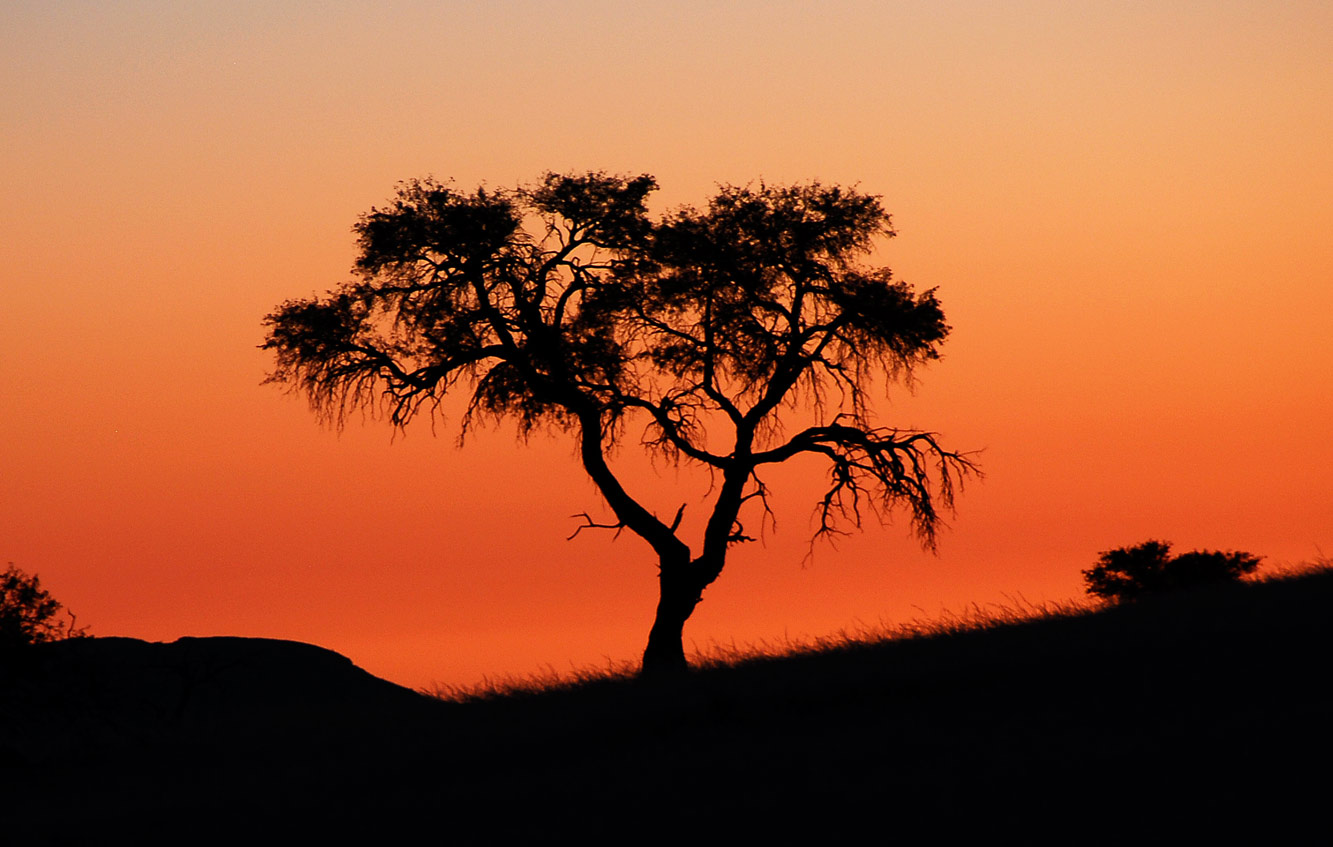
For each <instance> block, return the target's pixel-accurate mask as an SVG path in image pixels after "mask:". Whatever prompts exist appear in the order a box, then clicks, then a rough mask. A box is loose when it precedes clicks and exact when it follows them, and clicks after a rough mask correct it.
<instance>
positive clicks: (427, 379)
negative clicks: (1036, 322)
mask: <svg viewBox="0 0 1333 847" xmlns="http://www.w3.org/2000/svg"><path fill="white" fill-rule="evenodd" d="M656 187H657V184H656V181H655V179H654V178H653V177H651V176H648V175H642V176H636V177H624V176H615V175H608V174H605V173H586V174H554V173H551V174H547V175H546V176H545V177H543V178H542V179H541V180H539V181H538V182H537V183H536V184H534V185H530V186H524V187H520V188H517V189H512V190H504V189H491V188H485V187H483V188H478V189H475V190H472V191H460V190H458V189H456V188H455V187H454V186H452V185H450V184H446V183H440V182H436V181H434V180H430V179H423V180H414V181H410V182H405V183H402V184H400V186H399V187H398V190H397V194H396V197H395V198H394V200H393V201H392V202H391V203H390V204H389V205H388V206H386V207H384V208H373V209H371V210H370V212H368V213H367V214H365V215H363V216H362V217H361V218H360V220H359V221H358V222H357V224H356V225H355V227H354V232H355V233H356V236H357V240H358V247H359V255H358V258H357V260H356V264H355V272H356V275H355V277H354V278H353V279H352V280H350V281H348V282H347V283H345V284H343V285H342V286H339V287H338V288H335V289H334V290H332V291H330V292H328V293H327V294H326V295H324V296H320V297H314V298H310V299H302V300H292V301H288V302H287V303H284V304H283V305H282V306H281V307H279V308H278V309H277V310H276V311H274V312H273V313H272V314H270V315H269V316H268V317H267V318H266V321H265V324H266V326H267V328H268V336H267V338H266V340H265V342H264V344H263V347H264V348H265V349H268V350H271V351H273V353H274V355H275V358H276V363H277V366H276V368H275V370H274V371H273V373H272V375H271V378H270V379H271V381H274V382H278V383H282V384H286V385H288V386H290V387H291V388H293V389H295V390H298V391H300V392H301V393H303V394H305V395H306V396H307V397H308V399H309V400H310V402H311V404H312V406H313V407H314V409H315V410H316V411H317V412H318V413H319V414H320V415H322V416H323V417H324V418H325V419H327V420H330V421H334V422H341V421H342V420H343V419H344V418H345V416H346V415H347V414H348V413H349V412H350V411H352V410H364V409H373V410H378V411H382V412H384V413H385V414H386V415H387V417H388V418H389V420H390V421H391V422H392V423H393V424H394V425H396V426H405V425H406V424H407V423H408V422H409V421H411V420H412V419H413V418H415V417H417V416H418V415H420V414H422V413H423V412H424V413H434V412H436V411H437V410H439V408H440V404H441V402H442V400H443V399H444V398H445V397H446V396H447V395H450V394H451V393H454V392H465V393H466V394H467V396H468V403H467V407H466V412H465V414H464V419H463V421H462V425H463V429H464V431H465V432H466V429H467V428H468V427H469V426H471V425H473V424H474V423H475V422H476V421H477V420H478V419H479V418H487V419H492V420H499V419H506V418H507V419H512V420H514V421H516V422H517V424H518V426H519V427H520V430H521V431H523V432H528V431H531V430H532V429H533V428H536V427H552V428H555V429H559V430H565V431H568V432H570V433H571V434H572V435H573V436H574V437H575V438H576V439H577V440H578V444H579V456H580V458H581V460H582V463H583V466H584V468H585V470H586V471H587V473H588V474H589V476H590V477H591V479H592V480H593V482H594V483H595V484H596V485H597V487H598V490H599V491H600V492H601V494H602V495H603V497H604V498H605V500H606V503H607V505H608V506H609V507H610V509H611V511H612V513H613V514H614V516H615V521H616V522H615V523H614V524H598V523H597V522H596V521H594V520H593V519H592V518H591V517H586V516H585V527H599V526H610V527H615V528H628V529H630V530H631V531H633V532H634V533H636V534H638V535H639V536H641V537H642V538H643V539H644V540H645V541H647V542H648V544H650V545H651V546H652V548H653V550H654V552H655V554H656V555H657V557H658V560H659V573H660V579H661V585H662V600H661V602H660V604H659V608H658V615H657V620H656V622H655V624H654V627H653V632H652V634H650V638H649V647H648V650H647V651H646V652H645V670H651V669H652V668H655V667H683V666H684V662H685V660H684V654H683V651H682V649H681V647H680V633H681V628H682V627H683V624H684V621H685V619H686V618H688V617H689V614H690V613H691V612H692V610H693V608H694V606H695V605H696V604H697V603H698V602H699V600H700V597H701V593H702V591H703V589H704V588H706V587H707V586H708V585H709V584H711V583H712V582H713V580H715V579H716V578H717V576H718V574H720V573H721V570H722V567H723V564H724V561H725V556H726V551H727V548H728V547H729V546H730V545H733V544H736V543H739V542H741V541H746V540H750V536H748V535H746V534H745V532H744V530H743V527H742V525H741V522H740V513H741V510H742V508H743V507H744V506H746V505H747V504H749V503H751V502H757V503H758V505H759V507H760V508H766V506H767V501H766V495H767V488H766V487H765V486H764V483H763V480H762V477H761V473H762V471H763V469H764V467H765V466H767V465H771V464H775V463H779V462H783V461H786V460H788V459H791V458H793V457H795V456H797V455H801V454H811V455H815V456H819V457H822V458H823V459H824V460H825V462H826V465H827V468H828V477H827V480H826V483H825V485H824V487H823V493H822V495H821V496H820V497H819V499H818V501H817V505H816V514H817V530H816V536H817V537H818V536H826V535H829V534H832V533H837V532H843V531H846V530H847V529H848V528H850V527H855V526H860V523H861V520H862V517H863V514H864V513H865V512H866V511H867V510H871V511H873V512H874V513H875V514H876V515H877V516H880V517H883V515H884V514H886V513H887V512H888V511H889V510H893V509H896V508H900V507H901V508H904V509H905V510H906V511H907V512H908V513H909V514H910V516H911V520H912V523H913V526H914V528H915V530H916V532H917V533H918V534H919V536H920V538H921V539H922V541H923V542H924V543H925V544H926V545H927V546H933V545H934V543H935V539H936V532H937V529H938V528H939V526H940V509H941V507H945V508H947V507H949V506H950V505H951V504H952V497H953V493H954V488H955V485H956V483H957V481H958V480H959V479H960V478H961V477H962V476H964V475H966V474H968V473H970V472H972V471H973V470H975V468H974V466H973V464H972V462H971V461H970V460H969V459H968V458H967V456H965V455H963V454H960V453H957V452H953V451H950V450H947V449H945V448H944V447H942V446H941V444H940V443H939V441H938V440H937V437H936V435H935V434H933V433H930V432H922V431H915V430H902V429H895V428H892V427H887V426H883V425H881V424H880V423H878V421H877V419H876V418H875V416H874V413H873V410H872V404H871V402H870V400H871V398H870V396H869V394H868V392H869V391H870V390H871V386H872V385H874V384H875V380H876V379H877V378H879V377H888V378H889V379H890V380H892V379H899V380H910V378H911V375H912V371H913V369H914V368H915V367H917V366H918V365H921V364H923V363H926V362H929V361H931V360H934V359H936V358H938V357H939V346H940V344H941V343H942V342H943V341H944V339H945V337H946V336H947V334H948V332H949V327H948V325H947V324H946V323H945V319H944V313H943V310H942V308H941V306H940V303H939V301H938V300H937V299H936V296H935V291H934V289H930V290H926V291H923V292H916V291H914V290H913V288H912V287H911V286H909V285H907V284H906V283H903V282H901V281H898V280H896V279H894V278H893V276H892V274H891V272H890V271H889V270H888V269H887V268H879V267H868V266H866V265H865V264H864V263H863V260H864V258H865V257H866V256H867V255H868V254H869V252H870V251H871V249H872V248H873V246H874V245H875V244H876V242H877V241H878V240H879V239H881V238H886V237H889V236H892V235H893V234H894V233H893V230H892V228H891V223H890V218H889V215H888V214H887V213H886V212H885V210H884V209H883V207H882V205H881V203H880V200H879V198H878V197H875V196H872V195H868V194H864V193H861V192H859V191H856V190H853V189H847V188H843V187H839V186H826V185H822V184H819V183H809V184H803V185H795V186H769V185H766V184H762V183H761V184H759V185H757V186H724V187H721V188H720V189H719V190H718V191H717V193H716V194H715V196H714V197H713V198H712V199H711V200H710V201H709V202H708V204H707V206H706V207H704V208H695V207H690V206H687V207H683V208H679V209H676V210H674V211H671V212H669V213H667V214H665V215H662V216H660V217H657V218H654V217H653V216H651V215H650V214H649V212H648V208H647V204H646V201H647V198H648V196H649V194H650V193H651V192H652V191H653V190H655V189H656ZM792 409H803V410H810V411H811V412H812V413H813V414H814V416H815V421H814V423H813V424H811V425H809V426H806V427H805V428H803V429H800V430H798V431H796V432H794V433H790V434H788V433H787V431H786V429H785V428H784V427H783V426H782V425H781V417H782V414H783V412H784V410H788V411H789V410H792ZM627 432H632V433H634V434H637V435H639V436H641V438H642V443H643V444H644V447H645V449H647V450H649V451H653V452H655V453H658V454H660V455H662V456H665V457H667V458H669V459H671V460H673V461H683V462H687V463H693V464H697V465H701V466H705V467H707V468H709V469H710V470H711V471H712V472H713V473H714V474H715V476H718V477H720V479H721V483H720V485H717V486H715V489H714V490H713V493H712V504H713V505H712V511H711V513H710V515H709V518H708V520H707V525H706V528H705V530H704V533H703V537H702V539H701V540H700V541H699V542H698V543H697V545H696V546H695V547H691V546H690V545H689V544H687V543H686V541H685V540H684V539H683V538H682V537H681V534H680V532H679V530H680V523H681V516H682V511H683V509H684V506H682V507H681V508H680V510H678V511H677V512H676V514H675V516H674V518H673V519H666V518H663V517H661V516H659V515H656V514H654V513H653V512H652V511H650V510H649V509H648V508H647V507H645V506H644V505H643V503H642V502H641V500H640V499H638V498H636V497H635V496H633V495H632V494H631V493H630V492H629V491H628V490H627V489H626V487H625V486H624V485H623V484H622V481H621V479H620V478H619V477H618V476H617V475H616V473H615V472H614V471H613V469H612V467H611V465H610V463H609V462H608V451H609V450H610V449H611V448H612V447H613V446H615V445H616V444H617V443H618V442H620V441H621V440H622V439H624V438H625V436H626V433H627ZM576 534H577V532H576Z"/></svg>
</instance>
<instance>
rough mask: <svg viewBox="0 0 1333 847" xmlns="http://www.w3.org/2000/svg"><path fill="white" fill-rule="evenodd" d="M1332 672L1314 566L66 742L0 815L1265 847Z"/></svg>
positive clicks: (72, 829)
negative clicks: (396, 700)
mask: <svg viewBox="0 0 1333 847" xmlns="http://www.w3.org/2000/svg"><path fill="white" fill-rule="evenodd" d="M1331 654H1333V563H1330V562H1329V561H1328V560H1327V559H1323V560H1322V561H1316V562H1312V563H1307V564H1306V565H1303V566H1300V567H1291V568H1285V569H1277V570H1272V571H1269V572H1268V573H1266V574H1265V575H1264V576H1263V577H1261V578H1259V579H1257V580H1255V581H1253V582H1250V583H1246V584H1238V585H1228V586H1221V587H1218V588H1213V589H1208V590H1200V591H1193V592H1182V593H1180V594H1178V595H1172V596H1164V597H1160V598H1153V599H1152V600H1151V601H1141V602H1138V603H1134V604H1129V605H1125V606H1118V607H1096V606H1093V605H1092V604H1083V603H1074V604H1043V605H1034V604H1029V603H1026V602H1024V601H1022V600H1019V601H1016V602H1013V603H1010V604H1007V605H1001V606H992V607H982V606H975V605H974V606H971V607H968V608H966V609H964V610H963V611H961V612H957V613H951V614H946V615H944V616H941V617H937V618H933V619H928V618H924V617H923V618H922V619H920V620H916V621H911V622H908V623H905V624H898V625H892V626H880V627H873V628H872V627H856V628H852V629H849V630H847V631H844V632H840V633H836V634H833V635H830V636H828V637H824V638H818V639H810V640H806V641H800V642H793V641H783V642H779V643H774V644H761V645H745V646H743V647H737V646H735V645H711V646H710V647H708V648H707V649H706V650H704V651H702V652H701V653H700V654H699V655H697V656H696V666H697V669H696V671H695V672H694V673H692V674H690V675H688V676H687V677H685V678H682V679H679V680H674V681H660V680H651V681H642V680H638V679H636V678H634V676H633V673H632V671H633V668H632V667H629V666H624V665H612V666H609V667H607V668H602V669H589V670H584V671H578V672H575V673H573V674H567V675H559V674H556V673H554V672H553V671H551V670H549V669H548V670H547V671H546V672H545V673H543V674H539V675H534V676H532V677H528V678H525V679H520V680H500V681H496V682H491V683H487V684H486V685H485V686H483V687H474V688H471V689H466V690H463V689H447V690H443V691H442V692H440V693H442V694H443V695H444V697H445V699H444V700H437V699H431V698H425V697H423V698H420V707H419V708H417V707H413V708H408V709H404V708H400V707H399V706H398V705H393V706H392V707H389V706H386V707H384V708H383V709H381V710H379V711H376V710H374V709H371V708H369V707H367V708H365V709H362V710H360V711H358V712H356V713H355V714H350V713H349V714H348V715H347V716H346V719H344V720H333V719H332V718H329V719H326V720H324V721H322V722H312V723H311V724H310V725H309V726H301V725H292V724H291V723H286V724H282V725H281V726H277V725H275V727H274V729H273V730H272V731H265V730H263V727H262V726H260V725H259V723H260V722H259V721H258V720H255V721H250V722H247V723H246V725H245V726H246V729H245V734H244V735H237V734H223V735H208V736H199V737H188V738H184V739H180V740H179V742H178V743H173V744H172V745H169V746H160V747H157V748H153V749H144V750H141V751H139V752H138V753H137V754H136V756H135V757H133V758H127V757H126V756H124V755H121V754H119V753H118V754H116V755H110V754H106V753H101V752H99V751H98V750H97V749H95V748H89V749H88V750H87V751H85V752H84V753H83V754H81V755H80V756H78V757H76V758H74V759H72V760H71V761H68V762H64V761H62V762H56V763H53V764H52V765H50V766H49V767H48V768H47V769H46V770H43V771H41V772H37V773H29V774H26V775H25V776H26V777H27V779H26V780H25V782H23V783H18V784H17V785H16V786H13V787H11V790H10V791H9V792H8V793H5V792H0V800H8V801H11V802H13V803H14V804H15V805H14V808H15V809H23V810H24V811H25V812H26V813H27V817H25V820H42V819H50V820H57V821H59V822H60V827H61V829H60V832H61V833H62V834H68V833H75V834H76V836H75V837H72V838H71V840H70V843H81V842H80V840H79V838H78V837H77V834H79V833H83V834H85V835H87V837H86V838H84V839H83V840H84V841H98V840H106V839H105V837H103V836H105V835H106V833H108V832H121V833H124V832H132V831H134V828H135V827H139V826H143V825H144V822H145V821H149V822H151V824H152V825H153V826H155V827H159V828H160V829H161V831H162V832H166V833H170V834H172V835H173V837H178V838H179V840H183V841H193V842H200V841H208V840H210V838H211V837H212V836H216V838H217V840H224V836H225V837H232V836H236V835H238V834H244V833H246V832H253V831H259V830H260V829H263V830H265V831H267V832H270V833H276V834H277V835H278V836H279V837H282V836H299V837H300V838H301V840H303V841H307V842H308V841H311V840H319V839H320V838H328V839H329V840H333V841H335V842H346V841H348V840H350V839H352V838H354V837H362V838H366V839H369V838H375V839H377V840H379V841H386V840H387V841H402V840H407V838H409V837H413V838H415V837H416V833H419V832H427V833H430V834H432V835H433V839H432V840H445V841H455V840H460V839H461V840H479V839H481V838H486V839H488V840H500V841H511V840H517V839H520V838H534V837H540V838H543V839H545V840H559V839H556V838H555V834H557V833H564V834H566V835H573V836H576V837H578V838H579V839H580V840H584V841H605V840H611V839H615V840H617V841H631V842H635V843H662V842H665V841H668V840H671V841H681V840H708V841H714V840H720V839H722V838H724V837H744V838H747V839H749V840H756V839H771V840H780V841H783V842H790V841H792V840H794V839H795V840H801V839H820V840H821V841H831V842H835V843H841V842H843V841H852V840H857V839H863V840H865V839H869V840H878V841H883V840H904V839H905V840H909V841H919V840H922V838H924V837H928V838H930V839H931V840H944V841H953V842H957V841H959V840H962V839H964V838H967V839H968V840H981V839H985V840H987V841H991V840H1000V839H1001V837H1002V836H1003V835H1004V833H1009V834H1011V835H1012V834H1015V833H1022V835H1021V836H1020V840H1024V841H1030V840H1038V841H1041V840H1048V839H1049V840H1056V839H1058V840H1061V841H1065V842H1075V843H1096V842H1099V841H1110V840H1114V839H1116V838H1119V839H1132V840H1148V841H1192V842H1200V841H1209V840H1210V839H1217V838H1221V839H1223V840H1226V841H1231V842H1234V841H1235V840H1237V839H1242V840H1243V839H1244V838H1247V837H1253V838H1254V839H1255V840H1256V841H1264V842H1273V841H1278V842H1281V841H1283V840H1284V837H1286V836H1289V835H1290V834H1291V832H1292V830H1293V828H1295V827H1297V826H1298V825H1319V826H1322V825H1323V820H1322V816H1323V815H1324V808H1325V794H1326V791H1327V781H1326V779H1324V778H1322V777H1318V776H1316V777H1311V776H1310V775H1309V774H1310V773H1311V772H1312V766H1313V767H1314V769H1315V772H1317V769H1318V768H1319V767H1322V765H1321V763H1322V762H1326V761H1328V759H1329V758H1330V757H1333V723H1331V722H1330V721H1329V719H1328V716H1329V715H1330V714H1333V690H1331V689H1333V687H1331V686H1330V685H1329V684H1328V682H1327V673H1326V671H1325V666H1326V664H1327V661H1328V656H1329V655H1331ZM413 702H414V703H415V702H416V701H413ZM408 705H412V704H408ZM0 766H3V763H2V762H0ZM10 772H11V773H12V771H10ZM4 773H5V772H3V771H0V777H3V776H4ZM52 786H56V787H60V788H62V789H64V791H63V792H61V793H59V794H57V793H55V792H53V791H52V790H51V787H52ZM34 814H36V815H37V817H35V818H34V817H32V816H33V815H34ZM199 821H208V822H209V823H208V825H207V827H209V829H208V831H207V832H206V833H204V834H205V835H207V836H209V837H202V838H201V837H199V836H200V830H199V829H198V826H199V824H198V822H199ZM179 833H189V837H186V836H180V835H179ZM867 833H868V834H867ZM94 836H95V837H94ZM1004 839H1005V840H1009V837H1008V836H1004Z"/></svg>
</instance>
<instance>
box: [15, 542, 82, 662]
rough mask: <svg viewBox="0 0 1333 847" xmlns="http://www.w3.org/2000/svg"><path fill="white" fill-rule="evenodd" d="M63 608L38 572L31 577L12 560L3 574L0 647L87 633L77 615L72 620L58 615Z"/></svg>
mask: <svg viewBox="0 0 1333 847" xmlns="http://www.w3.org/2000/svg"><path fill="white" fill-rule="evenodd" d="M60 609H61V605H60V603H58V602H57V601H56V599H55V598H54V597H52V596H51V595H50V594H49V593H48V592H46V591H45V590H44V589H43V588H42V584H41V581H40V580H38V578H37V576H36V575H32V576H29V575H28V574H26V573H24V572H23V571H21V570H19V569H18V568H16V567H14V563H13V562H10V563H9V567H8V568H6V569H5V572H4V573H3V574H0V650H12V649H14V648H16V647H26V646H27V645H29V644H38V643H41V642H43V641H59V640H60V639H62V638H76V637H79V636H82V635H84V631H83V630H82V629H76V628H75V626H74V616H73V615H70V620H69V621H68V622H65V621H63V620H60V619H59V618H57V615H58V614H59V613H60Z"/></svg>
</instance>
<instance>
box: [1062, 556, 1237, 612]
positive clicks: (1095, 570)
mask: <svg viewBox="0 0 1333 847" xmlns="http://www.w3.org/2000/svg"><path fill="white" fill-rule="evenodd" d="M1262 560H1263V559H1262V557H1260V556H1256V555H1254V554H1253V553H1241V552H1227V553H1224V552H1221V551H1218V550H1191V551H1190V552H1188V553H1181V554H1179V555H1177V556H1172V555H1171V545H1170V544H1169V543H1167V542H1165V541H1145V542H1143V543H1142V544H1138V545H1136V546H1134V547H1117V548H1116V549H1114V550H1106V551H1104V552H1102V553H1101V555H1099V556H1098V557H1097V564H1096V565H1095V566H1094V567H1092V568H1089V569H1088V570H1085V571H1083V581H1084V583H1085V586H1086V588H1087V592H1088V594H1090V595H1092V596H1093V597H1097V598H1100V599H1102V600H1106V601H1108V602H1111V603H1122V602H1128V601H1131V600H1137V599H1139V598H1141V597H1146V596H1148V595H1152V594H1162V593H1165V592H1168V591H1178V590H1180V589H1182V588H1197V587H1199V586H1202V585H1215V584H1218V583H1226V582H1236V581H1239V580H1240V579H1241V577H1243V576H1245V575H1247V574H1250V573H1253V572H1254V571H1255V569H1256V568H1258V567H1259V563H1260V562H1261V561H1262Z"/></svg>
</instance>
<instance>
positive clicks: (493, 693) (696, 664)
mask: <svg viewBox="0 0 1333 847" xmlns="http://www.w3.org/2000/svg"><path fill="white" fill-rule="evenodd" d="M1099 608H1101V605H1100V604H1097V603H1094V602H1092V601H1088V600H1071V601H1063V602H1043V603H1033V602H1031V601H1029V600H1027V599H1026V598H1024V597H1022V596H1019V597H1017V598H1009V600H1008V602H1005V603H991V604H987V605H984V606H983V605H981V604H979V603H972V604H970V605H968V606H965V607H964V608H963V609H962V610H961V611H953V610H948V609H945V610H943V611H942V612H940V614H939V615H937V616H936V617H930V616H928V615H926V614H925V613H924V612H923V613H922V615H921V616H920V617H917V618H913V619H911V620H908V621H904V622H899V623H890V622H884V621H881V622H879V623H877V624H866V623H858V624H856V625H854V626H851V627H847V628H844V629H841V630H838V631H837V632H833V633H829V634H826V635H819V636H800V637H792V636H789V635H788V636H784V637H783V638H782V639H780V640H773V641H757V642H747V643H739V644H738V643H736V642H734V641H733V642H730V643H725V644H724V643H720V642H716V641H714V642H710V643H708V644H706V645H704V646H699V645H697V644H696V645H695V646H694V652H693V654H692V655H691V656H690V666H691V668H693V669H694V670H696V671H717V670H723V669H727V668H737V667H741V666H743V665H751V664H756V663H764V662H774V661H782V660H785V659H790V658H795V657H808V656H816V655H820V654H833V653H842V652H848V651H854V650H860V649H873V648H876V647H880V646H883V645H885V644H889V643H893V642H902V641H912V640H922V639H931V638H943V637H948V636H956V635H962V634H966V633H979V632H985V631H989V630H995V629H1000V628H1003V627H1009V626H1018V625H1021V624H1027V623H1033V622H1036V621H1042V620H1051V619H1055V618H1068V617H1077V616H1080V615H1086V614H1091V613H1093V612H1095V611H1097V610H1098V609H1099ZM637 674H638V663H637V662H635V661H628V660H621V661H616V660H612V659H608V660H607V664H606V665H605V666H589V667H583V668H573V669H571V670H569V671H566V672H560V671H557V670H556V669H555V668H554V667H551V666H550V665H548V666H546V667H545V668H543V669H542V670H540V671H537V672H534V673H531V674H528V675H526V676H501V677H494V678H484V679H483V680H482V681H481V682H479V683H475V684H472V685H450V684H444V683H436V684H435V685H432V686H428V687H425V688H421V689H419V690H420V691H421V693H423V694H426V695H429V696H431V697H435V698H436V699H439V700H443V701H446V702H451V703H474V702H482V701H488V700H498V699H508V698H523V697H530V696H536V695H541V694H551V693H556V692H568V691H573V690H575V689H580V688H586V687H589V686H593V685H604V684H615V683H623V682H629V681H632V680H634V679H635V678H636V677H637Z"/></svg>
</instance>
